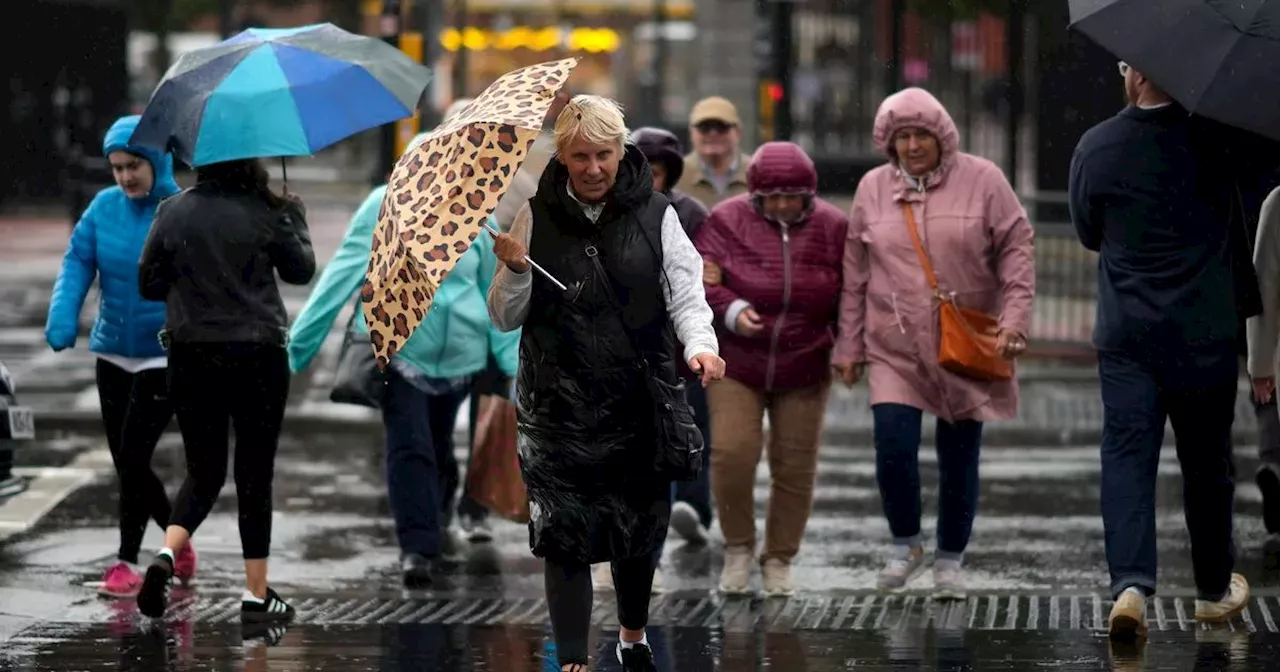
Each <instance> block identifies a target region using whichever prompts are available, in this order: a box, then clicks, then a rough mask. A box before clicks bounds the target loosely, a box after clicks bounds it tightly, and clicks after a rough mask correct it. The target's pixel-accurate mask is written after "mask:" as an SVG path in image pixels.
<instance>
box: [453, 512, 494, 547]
mask: <svg viewBox="0 0 1280 672" xmlns="http://www.w3.org/2000/svg"><path fill="white" fill-rule="evenodd" d="M458 525H459V526H460V527H461V528H462V531H463V532H464V533H466V535H467V541H469V542H471V543H473V544H487V543H489V542H491V541H493V527H492V526H490V525H489V519H488V518H472V517H471V516H458Z"/></svg>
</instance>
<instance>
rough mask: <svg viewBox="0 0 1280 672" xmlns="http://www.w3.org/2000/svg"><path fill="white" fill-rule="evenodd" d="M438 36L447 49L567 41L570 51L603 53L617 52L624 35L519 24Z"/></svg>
mask: <svg viewBox="0 0 1280 672" xmlns="http://www.w3.org/2000/svg"><path fill="white" fill-rule="evenodd" d="M439 39H440V46H442V47H444V49H445V50H446V51H458V50H459V49H466V50H467V51H483V50H485V49H499V50H502V51H511V50H513V49H529V50H530V51H548V50H550V49H555V48H556V47H558V46H560V45H561V44H564V45H565V47H566V48H567V49H568V50H570V51H586V52H589V53H604V52H614V51H617V50H618V49H619V48H620V47H621V46H622V37H621V36H620V35H618V33H617V32H616V31H614V30H612V29H610V28H574V29H573V30H571V31H568V32H565V31H561V30H560V29H559V28H554V27H547V28H530V27H528V26H516V27H513V28H511V29H509V30H504V31H494V30H484V29H480V28H471V27H468V28H466V29H464V30H463V31H461V32H459V31H458V29H456V28H448V29H445V30H442V31H440V38H439Z"/></svg>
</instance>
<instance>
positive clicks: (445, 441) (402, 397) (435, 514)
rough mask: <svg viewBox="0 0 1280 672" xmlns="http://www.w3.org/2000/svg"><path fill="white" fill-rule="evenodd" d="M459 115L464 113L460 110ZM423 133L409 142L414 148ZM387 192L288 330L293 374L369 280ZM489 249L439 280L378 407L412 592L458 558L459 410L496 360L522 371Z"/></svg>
mask: <svg viewBox="0 0 1280 672" xmlns="http://www.w3.org/2000/svg"><path fill="white" fill-rule="evenodd" d="M457 111H460V109H455V110H453V112H455V113H456V112H457ZM447 122H448V118H446V123H447ZM424 136H425V134H424V135H423V136H419V137H418V138H416V139H415V142H413V143H411V145H410V151H412V148H413V147H414V146H416V145H417V144H418V143H419V142H420V141H421V139H422V138H423V137H424ZM386 193H387V186H386V185H382V186H380V187H377V188H376V189H374V190H373V191H372V192H370V193H369V195H368V197H367V198H365V200H364V203H362V204H361V205H360V208H359V209H358V210H357V211H356V213H355V215H354V216H353V217H352V218H351V226H350V228H348V229H347V233H346V236H344V237H343V240H342V243H341V244H339V246H338V252H337V254H335V255H334V257H333V259H331V260H330V261H329V263H328V264H327V265H326V266H325V268H324V272H323V273H321V275H320V280H319V281H318V282H317V283H316V286H315V289H314V290H312V292H311V296H310V298H308V299H307V303H306V305H305V306H304V307H303V309H302V312H300V313H298V317H297V319H295V320H294V323H293V327H292V328H291V329H290V332H289V333H290V338H289V361H290V368H291V369H292V370H293V371H294V372H298V371H302V370H304V369H306V368H307V366H309V365H310V363H311V361H312V360H313V359H314V358H315V356H316V354H317V353H318V352H319V351H320V346H321V345H323V344H324V340H325V338H326V337H327V336H328V334H329V330H330V327H331V326H332V325H333V321H334V319H336V318H337V316H338V313H339V312H341V310H342V308H343V306H346V305H348V304H349V302H350V300H351V297H352V296H354V295H355V293H356V292H357V291H358V290H359V289H360V287H361V285H363V284H364V279H365V277H364V274H365V270H366V268H367V267H368V265H369V252H370V250H371V248H372V246H373V235H374V229H375V228H376V225H377V221H378V212H379V210H381V208H382V202H383V200H384V199H385V198H386ZM492 248H493V242H492V239H491V238H490V237H489V236H478V237H477V238H476V240H475V243H473V244H472V246H471V248H470V249H469V250H468V251H467V252H466V253H465V254H463V255H462V258H461V259H459V260H458V263H457V265H456V266H455V267H454V268H453V270H452V271H451V272H450V273H449V276H448V278H447V279H446V280H445V281H444V282H443V283H441V285H440V288H439V289H438V291H437V292H436V294H435V299H434V301H433V303H432V306H431V311H430V313H429V314H428V316H427V318H426V320H424V322H423V324H422V326H421V328H419V329H418V330H417V331H415V332H414V335H413V336H412V337H411V338H410V339H409V340H407V341H406V342H405V344H404V347H403V348H401V349H400V350H399V351H398V352H397V353H396V355H395V357H394V358H393V359H392V361H391V367H390V368H389V369H388V370H387V372H386V385H385V388H384V389H383V391H382V398H381V411H382V424H383V427H384V428H385V430H386V432H385V434H386V475H387V494H388V496H389V498H390V501H391V512H392V515H393V517H394V518H395V521H396V538H397V540H398V541H399V544H400V552H401V572H402V576H403V580H404V584H405V585H406V586H408V587H410V588H426V587H429V586H430V585H431V584H432V581H433V576H432V575H433V570H434V569H435V565H436V564H437V563H438V562H441V561H446V562H447V561H452V560H455V559H456V555H457V554H456V552H455V551H453V549H454V548H455V546H456V544H455V543H454V542H453V531H452V529H451V528H450V525H449V522H450V519H451V517H452V516H451V513H452V503H453V499H454V495H455V493H456V492H457V490H458V482H459V473H458V471H459V470H458V463H457V459H456V458H455V457H454V455H453V429H454V425H455V422H456V419H457V414H458V408H459V406H460V405H461V404H462V401H463V400H464V399H465V398H466V396H467V394H468V392H469V391H470V388H471V384H472V382H473V381H474V380H475V378H476V376H477V375H478V374H480V373H482V372H483V371H484V370H485V365H486V363H487V362H488V361H489V359H490V358H491V357H492V358H493V359H494V360H495V361H496V362H497V365H498V367H499V370H500V373H501V374H502V375H505V376H514V375H515V370H516V345H517V343H519V341H520V332H519V331H515V332H511V333H503V332H500V331H498V330H496V329H494V328H493V325H492V324H491V323H490V321H489V316H488V312H487V309H486V308H485V295H486V294H487V293H488V290H489V284H490V282H491V281H492V280H493V275H494V271H495V270H496V258H495V257H494V256H493V252H492ZM355 328H356V330H357V332H358V333H360V335H361V338H362V340H367V339H368V335H367V334H368V327H367V325H366V324H365V320H364V319H358V321H357V322H356V326H355ZM504 395H505V392H504ZM464 497H465V493H464ZM465 501H466V500H465V499H464V503H465ZM464 503H460V504H459V507H458V512H459V514H460V515H466V514H470V515H472V516H474V515H475V514H474V513H473V511H474V509H479V511H480V512H482V513H483V512H485V511H486V510H485V509H484V508H483V507H481V506H480V505H479V504H475V503H472V507H474V508H472V509H466V508H464ZM473 520H474V519H473Z"/></svg>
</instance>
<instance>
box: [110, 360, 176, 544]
mask: <svg viewBox="0 0 1280 672" xmlns="http://www.w3.org/2000/svg"><path fill="white" fill-rule="evenodd" d="M97 381H98V401H99V403H100V405H101V406H102V426H103V429H104V430H105V431H106V434H107V448H109V449H110V450H111V461H112V463H113V464H114V465H115V468H116V476H117V477H119V479H120V551H119V553H117V555H116V557H117V558H119V559H120V560H123V561H124V562H132V563H136V562H138V550H139V549H141V548H142V537H143V535H144V534H145V533H146V531H147V521H148V520H154V521H156V524H157V525H159V526H160V527H162V528H163V527H164V526H165V525H168V524H169V516H170V515H171V511H170V508H169V495H168V494H166V493H165V491H164V483H163V482H162V481H161V480H160V477H159V476H156V472H155V470H154V469H152V468H151V456H152V455H153V454H155V451H156V444H157V443H159V442H160V436H161V435H162V434H164V430H165V428H166V427H167V426H168V425H169V420H170V419H172V418H173V406H172V404H170V403H169V382H168V374H167V373H166V371H165V370H164V369H148V370H145V371H139V372H138V373H129V372H128V371H125V370H124V369H122V368H120V367H118V366H116V365H115V364H112V363H111V362H108V361H106V360H103V359H99V360H98V365H97Z"/></svg>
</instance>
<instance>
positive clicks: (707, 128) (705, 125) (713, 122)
mask: <svg viewBox="0 0 1280 672" xmlns="http://www.w3.org/2000/svg"><path fill="white" fill-rule="evenodd" d="M693 127H694V128H695V129H697V131H698V132H699V133H728V132H729V129H731V128H733V126H731V125H730V124H726V123H724V122H723V121H720V120H719V119H708V120H706V121H701V122H698V123H697V124H694V126H693Z"/></svg>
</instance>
